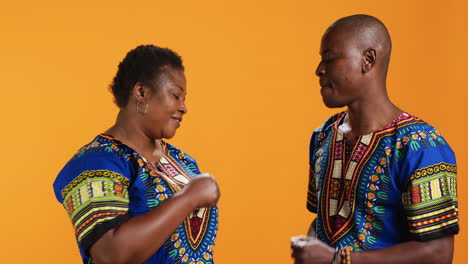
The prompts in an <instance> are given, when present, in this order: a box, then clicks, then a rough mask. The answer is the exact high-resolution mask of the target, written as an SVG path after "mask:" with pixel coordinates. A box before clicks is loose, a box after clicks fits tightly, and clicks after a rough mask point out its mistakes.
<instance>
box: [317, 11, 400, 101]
mask: <svg viewBox="0 0 468 264" xmlns="http://www.w3.org/2000/svg"><path fill="white" fill-rule="evenodd" d="M391 49H392V44H391V40H390V35H389V34H388V30H387V28H386V27H385V25H384V24H383V23H382V22H380V21H379V20H378V19H377V18H375V17H372V16H368V15H354V16H349V17H344V18H341V19H339V20H338V21H336V22H335V23H333V24H332V25H331V26H330V27H329V28H328V29H327V31H326V32H325V34H324V35H323V37H322V43H321V45H320V56H321V57H322V60H321V61H320V63H319V65H318V66H317V69H316V71H315V74H316V75H317V76H318V77H319V78H320V80H319V81H320V86H321V87H322V89H321V94H322V97H323V101H324V103H325V105H327V106H328V107H343V106H349V105H352V104H353V103H354V102H357V101H359V100H365V99H366V98H368V97H369V96H374V97H375V96H378V95H379V94H380V95H384V96H386V77H387V70H388V64H389V61H390V52H391Z"/></svg>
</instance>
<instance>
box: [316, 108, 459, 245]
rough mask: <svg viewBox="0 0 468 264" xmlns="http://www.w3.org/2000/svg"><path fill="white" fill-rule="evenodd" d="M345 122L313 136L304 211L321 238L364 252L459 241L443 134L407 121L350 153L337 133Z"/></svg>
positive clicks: (452, 172)
mask: <svg viewBox="0 0 468 264" xmlns="http://www.w3.org/2000/svg"><path fill="white" fill-rule="evenodd" d="M346 114H347V112H346V111H344V112H342V113H339V114H336V115H334V116H332V117H331V118H329V119H328V120H327V121H326V122H325V123H324V124H323V125H322V126H321V127H320V128H318V129H317V130H316V131H315V132H314V133H313V134H312V139H311V143H310V157H309V158H310V177H309V187H308V196H307V208H308V210H309V211H311V212H313V213H316V214H317V217H316V219H315V220H314V223H313V225H314V226H313V228H314V229H313V230H314V231H315V233H316V235H317V238H318V239H320V240H321V241H323V242H325V243H327V244H329V245H331V246H333V247H341V248H344V247H348V248H349V249H351V250H353V251H361V250H374V249H380V248H385V247H389V246H392V245H395V244H398V243H401V242H405V241H410V240H418V241H425V240H430V239H436V238H439V237H442V236H446V235H453V234H457V233H458V232H459V225H458V200H457V190H456V172H457V167H456V162H455V155H454V153H453V151H452V149H451V148H450V147H449V145H448V144H447V142H446V141H445V139H444V138H443V137H442V136H441V135H440V134H439V131H438V130H437V129H435V128H434V127H432V126H431V125H429V124H427V123H426V122H424V121H422V120H421V119H419V118H417V117H414V116H412V115H410V114H407V113H403V114H402V115H400V116H399V117H398V118H397V119H395V120H394V121H393V122H391V123H390V124H388V125H387V126H386V127H384V128H382V129H380V130H378V131H376V132H374V133H371V134H368V135H364V136H360V137H358V138H357V139H356V142H355V144H354V146H353V147H350V146H351V145H352V144H347V142H346V141H347V139H346V136H345V134H344V133H343V132H342V131H341V130H340V129H339V126H340V124H341V123H342V122H343V119H344V117H345V116H346Z"/></svg>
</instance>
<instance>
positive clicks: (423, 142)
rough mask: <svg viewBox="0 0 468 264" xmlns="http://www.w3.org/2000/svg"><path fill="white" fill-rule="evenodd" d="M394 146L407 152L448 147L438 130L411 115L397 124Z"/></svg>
mask: <svg viewBox="0 0 468 264" xmlns="http://www.w3.org/2000/svg"><path fill="white" fill-rule="evenodd" d="M396 144H397V148H398V147H403V148H405V147H406V148H407V150H408V151H424V150H429V149H434V148H436V149H437V148H446V147H449V146H448V144H447V142H446V140H445V139H444V137H443V136H442V134H441V132H440V131H439V129H437V128H436V127H434V126H432V125H431V124H429V123H427V122H426V121H424V120H422V119H420V118H418V117H416V116H414V115H411V114H408V117H407V118H405V119H403V120H401V121H399V122H398V123H397V128H396Z"/></svg>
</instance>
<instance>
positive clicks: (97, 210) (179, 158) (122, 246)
mask: <svg viewBox="0 0 468 264" xmlns="http://www.w3.org/2000/svg"><path fill="white" fill-rule="evenodd" d="M111 88H112V93H113V95H114V98H115V102H116V104H117V106H118V107H119V108H120V111H119V114H118V116H117V121H116V123H115V125H114V126H112V127H111V128H110V129H108V130H107V131H106V132H104V133H103V134H100V135H98V136H97V137H96V138H95V139H94V140H93V141H91V142H90V143H89V144H87V145H85V146H84V147H82V148H81V149H80V150H79V151H78V152H77V153H76V154H75V155H74V156H73V157H72V159H71V160H70V161H69V162H68V163H67V164H66V165H65V167H64V168H63V170H62V171H61V172H60V174H59V175H58V176H57V179H56V180H55V182H54V190H55V194H56V197H57V199H58V200H59V201H60V202H61V203H62V204H63V206H64V207H65V209H66V210H67V212H68V214H69V216H70V218H71V220H72V223H73V225H74V228H75V235H76V238H77V241H78V246H79V248H80V253H81V256H82V258H83V263H112V264H115V263H158V264H159V263H164V264H166V263H197V264H199V263H213V247H214V239H215V236H216V230H217V208H216V206H215V205H216V203H217V201H218V199H219V190H218V185H217V183H216V180H215V179H214V178H213V177H212V176H210V175H208V174H200V171H199V169H198V166H197V164H196V162H195V160H194V159H193V158H192V157H190V156H189V155H187V154H186V153H184V152H182V151H180V150H179V149H177V148H176V147H174V146H172V145H170V144H168V143H166V142H165V141H163V140H161V139H169V138H172V137H173V136H174V135H175V132H176V130H177V128H179V126H180V123H181V122H182V118H183V116H184V115H185V114H186V113H187V107H186V105H185V97H186V93H187V89H186V79H185V75H184V67H183V65H182V60H181V58H180V57H179V56H178V55H177V54H176V53H175V52H173V51H171V50H169V49H164V48H159V47H156V46H153V45H144V46H139V47H137V48H135V49H134V50H132V51H130V52H129V53H128V54H127V56H126V57H125V59H124V60H123V61H122V62H121V63H120V65H119V69H118V71H117V74H116V76H115V77H114V80H113V83H112V85H111Z"/></svg>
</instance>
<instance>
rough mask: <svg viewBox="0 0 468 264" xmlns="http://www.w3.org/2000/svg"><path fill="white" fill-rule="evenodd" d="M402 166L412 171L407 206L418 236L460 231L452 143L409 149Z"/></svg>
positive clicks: (413, 232)
mask: <svg viewBox="0 0 468 264" xmlns="http://www.w3.org/2000/svg"><path fill="white" fill-rule="evenodd" d="M409 154H411V155H408V158H407V159H406V161H405V164H404V165H403V166H402V171H403V174H406V175H410V176H409V179H408V180H407V185H406V188H405V190H404V192H403V197H402V198H403V206H404V209H405V213H406V218H407V221H408V225H409V232H410V235H411V237H412V238H413V239H414V240H418V241H427V240H431V239H436V238H440V237H443V236H447V235H454V234H458V232H459V223H458V199H457V166H456V162H455V154H454V153H453V151H452V150H451V149H450V147H449V146H448V145H446V146H444V147H441V148H429V149H423V150H420V151H419V152H417V153H409Z"/></svg>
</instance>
